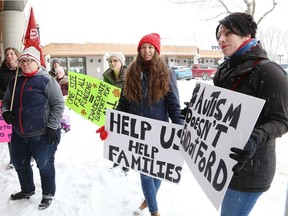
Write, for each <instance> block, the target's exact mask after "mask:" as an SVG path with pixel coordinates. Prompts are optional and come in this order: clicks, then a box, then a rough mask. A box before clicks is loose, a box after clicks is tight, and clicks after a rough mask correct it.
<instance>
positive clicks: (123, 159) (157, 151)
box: [104, 109, 184, 184]
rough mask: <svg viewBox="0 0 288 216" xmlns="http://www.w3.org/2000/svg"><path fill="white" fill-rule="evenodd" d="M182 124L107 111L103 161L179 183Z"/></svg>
mask: <svg viewBox="0 0 288 216" xmlns="http://www.w3.org/2000/svg"><path fill="white" fill-rule="evenodd" d="M182 128H183V125H177V124H172V123H169V122H163V121H158V120H155V119H150V118H145V117H141V116H137V115H132V114H128V113H125V112H120V111H117V110H111V109H107V110H106V124H105V130H106V131H107V132H108V137H107V139H106V140H105V142H104V158H106V159H108V160H111V161H113V162H115V163H118V164H121V165H122V166H125V167H129V168H131V169H134V170H136V171H138V172H140V173H143V174H146V175H149V176H152V177H155V178H158V179H161V180H166V181H169V182H172V183H175V184H178V183H179V182H180V179H181V171H182V167H183V163H184V158H183V156H182V155H181V153H180V150H179V149H180V147H179V144H180V136H181V130H182Z"/></svg>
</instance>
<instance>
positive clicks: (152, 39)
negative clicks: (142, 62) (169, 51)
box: [137, 33, 160, 54]
mask: <svg viewBox="0 0 288 216" xmlns="http://www.w3.org/2000/svg"><path fill="white" fill-rule="evenodd" d="M144 43H149V44H152V45H153V46H154V47H155V49H156V51H157V52H158V53H159V54H160V35H159V34H157V33H150V34H147V35H145V36H144V37H142V39H141V40H140V41H139V44H138V48H137V51H139V50H140V48H141V46H142V44H144Z"/></svg>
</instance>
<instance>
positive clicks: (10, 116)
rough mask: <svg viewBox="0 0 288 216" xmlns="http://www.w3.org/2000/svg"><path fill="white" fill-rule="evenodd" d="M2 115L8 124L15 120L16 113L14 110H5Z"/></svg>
mask: <svg viewBox="0 0 288 216" xmlns="http://www.w3.org/2000/svg"><path fill="white" fill-rule="evenodd" d="M2 117H3V119H4V121H5V122H6V123H7V124H12V123H13V122H14V121H15V114H14V113H13V112H12V111H4V112H3V113H2Z"/></svg>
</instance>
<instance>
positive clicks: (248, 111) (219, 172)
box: [180, 83, 265, 209]
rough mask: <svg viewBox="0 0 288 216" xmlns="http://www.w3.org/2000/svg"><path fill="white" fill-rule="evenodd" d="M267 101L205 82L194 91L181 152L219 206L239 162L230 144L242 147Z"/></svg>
mask: <svg viewBox="0 0 288 216" xmlns="http://www.w3.org/2000/svg"><path fill="white" fill-rule="evenodd" d="M264 102H265V101H264V100H261V99H258V98H255V97H251V96H248V95H244V94H240V93H237V92H234V91H229V90H227V89H223V88H219V87H215V86H212V85H208V84H205V83H197V84H196V86H195V88H194V91H193V93H192V98H191V101H190V104H189V106H190V107H189V111H188V113H187V115H186V118H185V124H184V129H183V133H182V135H181V140H180V143H181V144H180V146H181V147H180V152H181V153H182V154H183V156H184V159H185V161H186V163H187V164H188V167H189V168H190V170H191V172H192V173H193V175H194V177H195V178H196V179H197V181H198V183H199V184H200V186H201V187H202V189H203V191H204V192H205V193H206V195H207V196H208V198H209V199H210V201H211V202H212V203H213V205H214V207H215V208H216V209H219V207H220V204H221V202H222V200H223V198H224V195H225V192H226V190H227V188H228V185H229V183H230V181H231V178H232V175H233V172H232V167H233V165H235V164H236V161H235V160H233V159H231V158H230V157H229V153H231V151H230V148H231V147H237V148H241V149H243V147H244V146H245V144H246V142H247V141H248V139H249V136H250V134H251V131H252V129H253V127H254V125H255V123H256V120H257V118H258V116H259V113H260V112H261V109H262V107H263V105H264Z"/></svg>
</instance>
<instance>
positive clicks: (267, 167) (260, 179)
mask: <svg viewBox="0 0 288 216" xmlns="http://www.w3.org/2000/svg"><path fill="white" fill-rule="evenodd" d="M219 23H220V24H219V25H218V26H217V28H216V38H217V41H218V44H219V47H220V49H221V50H222V52H223V54H224V56H225V61H224V62H223V63H222V64H221V65H220V66H219V67H218V70H217V72H216V74H215V77H214V85H215V86H220V87H223V88H226V89H230V90H233V91H237V92H240V93H243V94H247V95H250V96H253V97H257V98H261V99H264V100H265V104H264V107H263V109H262V111H261V113H260V115H259V117H258V120H257V122H256V124H255V127H254V129H253V131H252V133H251V136H250V138H249V140H248V142H247V144H246V145H245V147H244V149H243V150H241V149H237V148H232V149H231V152H232V153H231V154H230V157H231V158H233V159H234V160H236V161H237V164H236V165H235V166H234V167H233V171H234V175H233V178H232V180H231V182H230V185H229V187H228V190H227V192H226V194H225V197H224V200H223V202H222V206H221V215H222V216H228V215H229V216H233V215H242V216H244V215H249V213H250V211H251V210H252V209H253V207H254V205H255V204H256V202H257V200H258V198H259V197H260V196H261V194H262V193H263V192H265V191H267V190H268V189H269V188H270V185H271V183H272V181H273V178H274V174H275V169H276V153H275V140H276V138H278V137H281V136H282V135H283V134H285V133H286V132H287V130H288V83H287V77H286V75H285V71H284V70H283V69H282V68H281V67H280V66H279V65H278V64H277V63H275V62H273V61H271V60H269V58H268V56H267V53H266V51H265V50H264V49H263V47H262V46H261V43H260V41H259V40H257V39H256V30H257V24H256V23H255V21H254V19H253V17H252V16H251V15H248V14H246V13H231V14H230V15H228V16H227V17H225V18H224V19H222V20H220V21H219Z"/></svg>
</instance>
